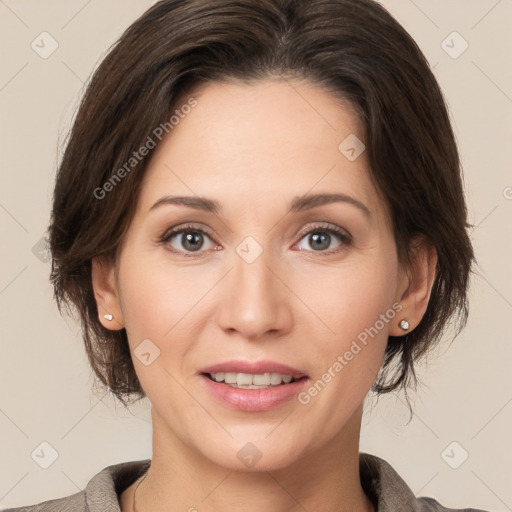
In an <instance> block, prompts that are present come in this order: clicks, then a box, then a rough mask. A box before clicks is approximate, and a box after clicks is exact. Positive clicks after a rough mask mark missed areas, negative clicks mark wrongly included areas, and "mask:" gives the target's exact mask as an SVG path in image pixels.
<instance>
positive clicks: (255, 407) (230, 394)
mask: <svg viewBox="0 0 512 512" xmlns="http://www.w3.org/2000/svg"><path fill="white" fill-rule="evenodd" d="M200 377H201V378H202V380H203V382H204V383H205V386H206V389H208V391H209V392H210V393H211V394H212V395H213V396H214V397H215V398H216V399H217V400H219V401H220V402H222V403H223V404H225V405H228V406H229V407H232V408H233V409H238V410H240V411H252V412H257V411H268V410H270V409H272V408H274V407H277V406H279V405H281V404H283V403H284V402H287V401H288V400H290V399H291V398H293V397H294V396H296V395H298V394H299V393H300V390H301V389H302V388H303V387H304V385H305V384H306V382H307V380H308V379H307V378H302V379H299V380H296V381H295V382H290V383H289V384H280V385H279V386H273V387H271V388H262V389H243V388H232V387H231V386H228V385H227V384H223V383H221V382H216V381H213V380H211V379H210V378H209V377H207V376H206V375H200Z"/></svg>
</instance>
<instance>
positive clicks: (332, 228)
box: [159, 223, 352, 258]
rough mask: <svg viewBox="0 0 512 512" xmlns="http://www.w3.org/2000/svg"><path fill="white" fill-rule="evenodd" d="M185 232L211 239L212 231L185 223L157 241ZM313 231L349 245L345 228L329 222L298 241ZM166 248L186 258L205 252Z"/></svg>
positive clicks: (320, 252)
mask: <svg viewBox="0 0 512 512" xmlns="http://www.w3.org/2000/svg"><path fill="white" fill-rule="evenodd" d="M187 232H194V233H201V234H205V235H208V237H209V238H210V239H212V240H213V233H212V232H211V231H210V230H209V229H206V228H198V227H196V226H194V225H193V224H186V225H185V226H182V227H179V228H177V229H172V230H170V231H169V230H168V231H166V232H165V233H164V234H163V235H162V236H161V237H160V240H159V241H160V243H161V244H164V245H166V244H168V243H169V241H170V240H171V239H172V238H174V237H175V236H176V235H180V234H182V233H187ZM313 233H328V234H330V235H335V236H337V237H338V238H339V239H340V240H341V242H342V243H343V244H344V245H345V246H349V245H350V244H351V243H352V237H351V236H350V235H349V234H348V233H347V232H346V231H345V230H342V229H341V228H339V227H337V226H336V225H334V224H330V223H324V224H315V225H314V226H313V227H311V228H309V229H308V230H307V231H304V232H301V233H300V235H299V242H300V241H301V240H302V239H303V238H305V237H306V235H311V234H313ZM166 249H167V250H168V251H170V252H172V253H175V254H179V255H181V256H184V257H186V258H197V257H198V255H199V254H201V253H204V252H207V251H197V252H185V251H178V250H176V249H174V248H171V247H169V246H166ZM300 250H305V249H300ZM340 250H342V248H341V249H339V248H338V249H331V250H330V251H307V252H313V253H316V254H318V255H320V257H322V256H330V255H331V254H335V253H337V252H339V251H340ZM199 257H201V256H199Z"/></svg>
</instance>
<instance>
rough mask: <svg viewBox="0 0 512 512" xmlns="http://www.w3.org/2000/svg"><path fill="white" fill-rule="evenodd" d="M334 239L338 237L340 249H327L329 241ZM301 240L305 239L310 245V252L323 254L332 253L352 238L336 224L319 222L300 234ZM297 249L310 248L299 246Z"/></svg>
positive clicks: (347, 243)
mask: <svg viewBox="0 0 512 512" xmlns="http://www.w3.org/2000/svg"><path fill="white" fill-rule="evenodd" d="M333 238H334V239H336V238H337V239H338V240H340V241H341V244H340V245H341V249H338V250H329V251H327V250H326V249H329V247H330V246H331V242H333ZM301 240H305V241H306V243H307V244H308V245H309V246H310V247H312V248H313V249H312V252H319V253H323V254H322V255H324V254H333V253H335V252H338V251H339V250H342V248H343V246H348V245H350V243H351V242H352V238H351V237H350V235H349V234H348V233H347V232H346V231H344V230H342V229H341V228H339V227H338V226H335V225H334V224H327V225H323V224H319V225H316V226H314V227H313V229H310V230H309V231H307V232H306V233H304V234H302V236H301ZM299 250H301V251H303V250H310V249H308V248H307V247H306V248H304V247H300V246H299Z"/></svg>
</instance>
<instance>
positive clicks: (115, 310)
mask: <svg viewBox="0 0 512 512" xmlns="http://www.w3.org/2000/svg"><path fill="white" fill-rule="evenodd" d="M91 266H92V268H91V278H92V287H93V290H94V298H95V299H96V305H97V307H98V315H99V320H100V322H101V325H103V327H105V329H109V330H111V331H118V330H120V329H122V328H123V327H124V318H123V313H122V311H121V303H120V300H119V293H118V289H117V283H116V278H115V267H114V265H113V264H112V263H109V262H107V261H106V260H105V259H104V258H101V257H99V256H96V257H94V258H93V259H92V262H91ZM105 315H112V319H111V320H110V319H109V318H108V317H105Z"/></svg>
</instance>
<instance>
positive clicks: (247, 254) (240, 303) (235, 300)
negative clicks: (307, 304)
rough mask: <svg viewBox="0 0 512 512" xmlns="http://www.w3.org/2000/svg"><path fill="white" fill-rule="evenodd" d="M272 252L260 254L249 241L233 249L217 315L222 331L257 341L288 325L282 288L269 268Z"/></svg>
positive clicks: (251, 239)
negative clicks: (225, 286)
mask: <svg viewBox="0 0 512 512" xmlns="http://www.w3.org/2000/svg"><path fill="white" fill-rule="evenodd" d="M272 254H273V252H272V251H271V250H270V249H268V250H264V248H263V246H262V245H261V244H260V243H259V242H258V241H257V240H256V239H255V238H253V237H246V238H245V239H244V240H242V242H241V243H240V244H239V245H238V246H237V247H236V248H235V254H234V255H233V267H234V268H233V270H232V272H230V274H231V275H230V279H229V290H228V291H227V294H226V295H225V301H224V304H223V305H222V312H221V315H220V318H221V324H222V327H223V328H224V329H235V330H237V331H239V332H240V334H241V335H242V336H244V337H247V338H257V337H259V336H262V335H263V334H264V333H265V332H267V331H269V330H281V329H283V328H285V326H286V325H287V322H289V321H290V318H291V313H290V311H289V301H287V300H286V297H285V296H284V295H283V293H284V292H285V291H286V287H285V286H284V285H283V284H282V283H281V282H280V280H279V279H278V278H277V277H276V276H275V275H274V272H275V270H274V271H272V270H271V268H272V267H273V266H275V265H274V262H273V261H272Z"/></svg>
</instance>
